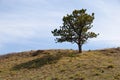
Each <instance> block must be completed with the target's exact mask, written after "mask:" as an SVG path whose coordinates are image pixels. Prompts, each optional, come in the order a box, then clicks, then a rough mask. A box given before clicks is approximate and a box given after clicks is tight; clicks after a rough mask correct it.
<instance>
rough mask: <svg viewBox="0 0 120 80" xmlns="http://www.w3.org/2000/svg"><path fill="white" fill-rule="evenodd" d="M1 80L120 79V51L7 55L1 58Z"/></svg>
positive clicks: (40, 51)
mask: <svg viewBox="0 0 120 80" xmlns="http://www.w3.org/2000/svg"><path fill="white" fill-rule="evenodd" d="M0 80H120V48H114V49H105V50H95V51H84V52H83V53H82V54H77V51H74V50H37V51H28V52H21V53H13V54H7V55H4V56H0Z"/></svg>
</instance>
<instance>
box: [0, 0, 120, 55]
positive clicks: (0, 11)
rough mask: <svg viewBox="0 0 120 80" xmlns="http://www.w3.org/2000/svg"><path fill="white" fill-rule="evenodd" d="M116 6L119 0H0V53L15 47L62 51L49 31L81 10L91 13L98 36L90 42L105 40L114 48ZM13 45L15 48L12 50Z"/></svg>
mask: <svg viewBox="0 0 120 80" xmlns="http://www.w3.org/2000/svg"><path fill="white" fill-rule="evenodd" d="M63 3H64V4H63ZM119 4H120V1H119V0H114V1H112V0H106V1H105V0H99V1H96V0H91V1H69V0H0V48H1V49H2V51H1V52H3V53H4V52H10V51H17V49H18V48H21V49H20V50H22V49H23V48H25V49H28V48H30V49H35V48H37V49H38V48H42V49H43V48H46V49H47V48H62V44H61V46H59V47H58V44H54V38H53V36H52V34H51V30H53V29H54V28H56V27H59V26H60V25H62V17H63V16H64V15H66V14H67V13H71V12H72V11H73V10H74V9H81V8H86V9H87V11H88V13H92V12H94V13H95V21H94V24H93V25H94V27H93V29H92V30H93V31H95V32H98V33H100V35H99V37H98V38H96V39H92V40H93V41H94V42H95V43H96V41H97V40H101V41H105V40H106V41H108V42H107V44H108V43H109V44H112V45H116V44H117V43H118V42H119V41H120V38H119V37H118V36H119V34H120V31H119V30H120V28H119V25H120V18H119V17H120V15H119V14H120V5H119ZM47 40H48V41H47ZM111 41H112V42H111ZM99 42H100V41H99ZM113 42H114V43H113ZM16 45H17V47H18V48H17V49H16V48H15V49H14V47H15V46H16ZM23 45H24V47H23ZM35 45H36V46H35ZM38 45H42V46H41V47H40V46H38ZM44 45H48V46H44ZM50 45H51V46H50ZM55 45H56V46H55ZM88 45H89V44H88ZM96 45H97V44H96ZM98 45H99V44H98ZM10 46H11V47H13V49H11V48H10ZM29 46H31V47H29ZM32 46H34V48H33V47H32ZM43 46H44V47H43ZM89 46H90V45H89ZM65 47H66V48H67V47H68V46H67V45H66V46H64V48H65ZM90 47H91V46H90Z"/></svg>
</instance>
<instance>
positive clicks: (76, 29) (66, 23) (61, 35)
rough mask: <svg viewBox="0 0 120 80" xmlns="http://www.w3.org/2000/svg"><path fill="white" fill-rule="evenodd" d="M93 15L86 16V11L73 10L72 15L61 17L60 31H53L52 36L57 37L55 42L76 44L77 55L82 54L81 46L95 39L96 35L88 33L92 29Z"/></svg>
mask: <svg viewBox="0 0 120 80" xmlns="http://www.w3.org/2000/svg"><path fill="white" fill-rule="evenodd" d="M93 20H94V13H92V14H91V15H90V14H87V13H86V9H81V10H74V11H73V12H72V14H67V15H66V16H64V17H63V25H62V26H60V29H54V30H53V31H52V34H53V35H54V36H58V37H57V38H56V41H57V42H65V41H66V42H71V43H76V44H77V45H78V48H79V53H81V52H82V45H83V44H85V43H86V41H87V40H88V39H89V38H94V37H97V36H98V34H95V33H94V32H88V31H89V29H91V28H92V23H93Z"/></svg>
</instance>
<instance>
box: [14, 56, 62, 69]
mask: <svg viewBox="0 0 120 80" xmlns="http://www.w3.org/2000/svg"><path fill="white" fill-rule="evenodd" d="M60 58H61V56H60V55H45V56H43V57H41V58H37V59H34V60H31V61H28V62H25V63H21V64H19V65H16V66H14V67H13V68H12V70H20V69H32V68H39V67H42V66H44V65H46V64H53V63H56V62H57V61H58V60H59V59H60Z"/></svg>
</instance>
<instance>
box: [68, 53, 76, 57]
mask: <svg viewBox="0 0 120 80" xmlns="http://www.w3.org/2000/svg"><path fill="white" fill-rule="evenodd" d="M76 56H77V55H76V54H75V53H69V54H68V57H76Z"/></svg>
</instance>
